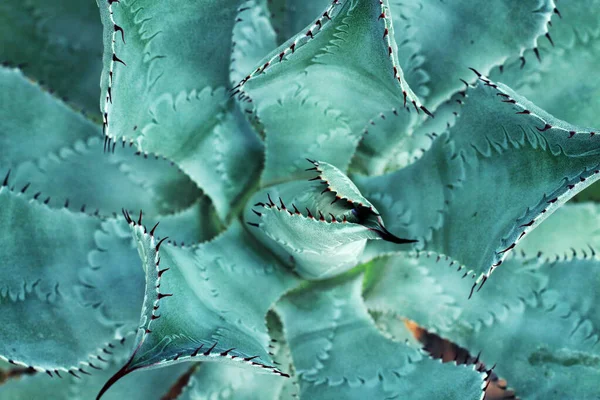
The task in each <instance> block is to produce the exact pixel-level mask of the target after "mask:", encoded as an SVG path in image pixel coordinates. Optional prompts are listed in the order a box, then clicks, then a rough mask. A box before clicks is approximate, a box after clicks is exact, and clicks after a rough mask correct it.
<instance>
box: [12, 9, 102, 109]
mask: <svg viewBox="0 0 600 400" xmlns="http://www.w3.org/2000/svg"><path fill="white" fill-rule="evenodd" d="M101 38H102V24H101V23H100V18H99V13H98V6H97V5H96V4H95V2H94V1H85V2H79V1H74V0H59V1H44V0H30V1H21V0H5V1H3V2H2V4H0V62H2V63H3V64H4V65H14V66H17V65H18V66H19V67H20V68H21V69H22V70H23V71H24V73H25V74H26V75H27V76H28V77H29V78H31V79H33V80H36V81H38V82H39V83H40V85H42V86H46V87H48V88H49V89H50V90H54V91H56V94H57V95H58V96H60V97H61V98H64V99H65V100H66V102H67V103H68V104H71V105H72V106H73V107H74V108H76V109H82V110H83V111H85V112H86V113H89V114H91V115H92V116H93V117H94V118H96V119H98V120H99V117H100V112H99V110H98V97H99V96H100V90H99V87H98V79H99V78H100V73H101V71H102V39H101ZM73 77H76V78H77V80H76V81H74V80H73ZM17 93H18V92H12V93H11V94H12V95H13V96H14V95H15V94H17ZM11 99H12V100H14V97H11ZM2 104H3V106H2V108H5V107H10V103H5V102H2ZM35 111H37V109H36V108H34V107H32V108H31V111H30V112H35Z"/></svg>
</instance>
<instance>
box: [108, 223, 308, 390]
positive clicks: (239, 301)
mask: <svg viewBox="0 0 600 400" xmlns="http://www.w3.org/2000/svg"><path fill="white" fill-rule="evenodd" d="M127 218H128V222H129V223H130V226H131V230H132V232H133V236H134V238H135V240H136V242H137V244H138V252H139V254H140V257H141V258H142V263H143V266H144V269H145V271H146V296H145V299H144V305H143V308H142V316H141V320H140V325H139V326H140V327H139V330H138V335H137V337H136V346H135V351H134V352H133V354H132V356H131V358H130V359H129V361H127V363H126V364H125V365H124V366H123V368H122V369H121V370H120V371H119V372H118V373H117V374H115V375H114V376H113V377H112V378H111V379H110V380H109V381H108V382H107V384H106V386H105V387H104V388H103V390H102V393H103V392H104V391H105V390H107V389H108V388H109V387H110V386H111V385H112V384H114V383H115V382H116V381H117V380H118V379H120V378H121V377H122V376H124V375H126V374H128V373H130V372H132V371H135V370H138V369H141V368H149V367H160V366H166V365H170V364H174V363H178V362H184V361H214V360H220V361H223V362H230V363H233V364H238V365H250V366H254V367H258V368H259V369H261V370H262V371H264V372H268V373H275V374H279V375H283V376H286V374H285V373H284V372H281V371H280V370H279V369H278V368H277V367H276V366H273V364H272V359H271V357H270V355H269V350H268V344H269V335H268V334H267V329H266V326H265V316H266V314H267V311H268V310H269V308H270V307H271V306H272V305H273V303H274V302H275V301H276V300H277V299H278V298H279V297H280V296H281V295H282V294H283V293H285V292H286V291H288V290H290V289H291V288H292V287H294V286H295V285H296V284H297V283H298V279H297V278H296V277H294V276H293V275H292V274H290V273H288V272H285V270H284V269H282V268H280V266H279V264H278V262H277V260H276V259H275V258H274V257H273V256H271V255H269V254H268V253H264V252H263V253H259V252H257V251H255V250H254V249H255V248H256V247H257V245H258V244H257V243H256V241H255V240H254V239H253V238H252V237H251V235H250V234H248V233H247V232H246V231H245V230H244V228H242V227H241V226H240V224H239V223H233V225H231V226H230V227H229V229H228V230H227V231H226V232H225V233H224V234H223V235H221V236H219V237H218V238H216V239H215V240H213V241H212V242H209V243H205V244H201V245H199V246H197V247H193V248H186V247H184V248H181V247H175V246H172V245H169V244H162V241H161V242H157V241H156V240H155V237H154V230H151V231H150V232H149V233H148V232H147V231H146V228H144V227H143V226H141V225H139V224H138V223H136V222H134V221H133V220H131V218H130V217H129V216H128V215H127ZM163 240H164V238H163ZM161 244H162V246H161Z"/></svg>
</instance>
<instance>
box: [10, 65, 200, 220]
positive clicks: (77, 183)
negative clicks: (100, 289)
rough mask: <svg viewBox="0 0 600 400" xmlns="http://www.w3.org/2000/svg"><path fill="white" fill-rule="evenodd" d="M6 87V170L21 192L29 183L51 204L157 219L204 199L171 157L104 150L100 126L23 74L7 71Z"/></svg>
mask: <svg viewBox="0 0 600 400" xmlns="http://www.w3.org/2000/svg"><path fill="white" fill-rule="evenodd" d="M0 88H1V89H2V90H1V91H0V92H1V93H2V94H0V99H1V101H2V104H6V107H2V109H1V110H0V145H1V146H2V148H3V151H2V153H1V154H0V168H1V169H3V170H4V171H6V170H8V169H12V176H13V177H14V178H15V180H16V182H19V183H20V184H21V187H24V185H26V184H29V185H30V187H31V188H30V189H29V190H28V193H29V194H31V195H33V196H36V197H37V198H38V199H39V200H42V201H44V200H46V199H48V204H49V205H50V206H52V207H63V206H65V205H67V206H68V207H70V208H72V209H76V210H80V209H83V210H86V211H88V212H91V213H93V212H98V213H100V214H102V215H111V214H112V213H115V212H118V211H119V210H120V209H121V208H122V207H125V208H126V209H129V210H139V209H140V208H144V210H147V212H148V213H149V214H155V215H156V214H168V213H171V212H173V211H178V210H181V209H184V208H186V207H188V206H190V205H191V204H192V203H193V202H195V201H196V199H198V197H200V196H202V192H201V191H200V190H199V189H198V188H197V187H196V185H195V184H194V183H193V182H192V181H191V180H190V179H189V178H188V177H187V176H186V175H185V174H183V173H182V172H181V171H180V170H179V169H178V168H177V167H174V166H172V165H169V163H167V162H166V161H164V160H155V159H154V157H151V159H146V158H145V157H144V156H143V155H139V156H136V150H135V149H134V148H130V147H129V146H126V148H119V149H117V150H116V151H115V153H114V154H105V153H103V148H102V140H101V132H100V129H99V127H98V126H97V125H96V124H94V123H92V122H90V121H89V120H88V119H86V118H85V117H83V116H82V115H81V114H78V113H76V112H74V111H72V110H71V109H70V108H69V107H67V106H66V105H65V104H64V103H63V102H61V101H60V100H58V99H57V98H55V97H53V96H52V95H50V94H49V93H46V92H44V91H43V90H42V89H41V88H40V87H39V86H38V85H37V84H35V83H32V82H30V81H29V80H28V79H27V78H26V77H25V76H23V74H22V73H21V72H20V71H18V70H16V69H8V68H0ZM50 128H51V130H49V129H50ZM49 132H51V134H50V133H49ZM119 147H121V146H119ZM21 187H19V189H20V188H21ZM25 190H26V191H27V188H25Z"/></svg>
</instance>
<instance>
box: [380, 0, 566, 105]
mask: <svg viewBox="0 0 600 400" xmlns="http://www.w3.org/2000/svg"><path fill="white" fill-rule="evenodd" d="M390 3H391V4H390V9H391V16H392V19H393V21H394V24H395V32H396V35H397V36H396V41H397V42H398V44H399V47H400V50H401V51H400V52H399V54H400V56H399V61H400V65H401V66H402V68H403V69H404V70H405V71H406V74H407V81H408V83H409V84H410V85H411V86H413V87H414V89H415V90H418V92H417V93H418V94H419V95H420V96H423V98H425V99H427V104H428V105H429V107H430V108H431V109H435V108H437V106H438V105H440V104H441V103H442V102H443V101H445V100H447V99H449V98H450V96H452V95H453V94H454V93H456V92H458V91H459V90H461V89H462V83H461V81H460V79H464V80H471V78H472V75H469V71H468V68H469V67H471V68H475V69H478V70H480V71H481V73H483V74H488V73H489V72H490V70H491V69H492V67H494V66H497V65H501V64H503V63H504V62H505V61H506V60H507V59H509V58H511V57H518V56H519V55H521V54H522V53H523V52H524V51H525V50H526V49H531V48H534V47H536V46H537V41H538V38H539V37H540V36H542V35H544V34H546V33H547V32H548V27H547V25H548V23H549V21H550V18H551V17H552V14H553V10H554V1H553V0H528V1H520V2H518V3H514V2H512V1H495V2H493V3H490V2H486V1H483V0H482V1H476V2H473V1H452V2H444V1H439V0H423V1H416V2H408V1H404V0H391V1H390ZM417 88H418V89H417Z"/></svg>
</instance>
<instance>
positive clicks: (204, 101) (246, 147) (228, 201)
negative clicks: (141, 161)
mask: <svg viewBox="0 0 600 400" xmlns="http://www.w3.org/2000/svg"><path fill="white" fill-rule="evenodd" d="M238 3H240V1H230V2H228V3H227V4H225V5H224V4H222V3H221V2H215V1H199V2H194V3H189V4H186V5H185V6H183V5H181V4H179V3H177V2H175V1H167V2H165V1H155V0H145V1H131V0H130V1H121V2H111V3H108V2H102V3H101V14H102V19H103V23H104V27H105V29H104V31H105V35H104V36H105V38H104V44H105V54H104V71H103V75H102V101H101V104H102V110H103V113H104V133H105V135H106V138H105V145H106V146H107V147H109V148H113V147H114V146H115V145H116V141H117V140H119V139H120V140H122V141H123V142H130V143H133V144H134V145H135V146H136V148H137V149H138V150H139V151H141V152H142V153H143V154H148V153H150V154H157V155H160V156H163V157H166V158H167V159H169V160H170V161H173V162H175V163H176V164H177V165H178V166H179V167H180V168H181V169H182V170H183V171H184V172H185V173H186V174H187V175H189V176H190V178H191V179H192V180H193V181H194V182H196V183H197V184H198V186H199V187H201V188H202V189H203V190H204V192H205V193H206V194H207V195H208V196H209V197H210V198H211V200H212V201H213V203H214V204H215V207H216V208H217V211H218V212H219V216H220V217H221V219H226V218H227V215H228V214H229V211H230V207H231V205H232V203H234V202H235V201H237V200H239V197H241V196H242V195H243V193H244V191H245V190H246V189H247V188H248V186H249V185H250V184H251V183H252V182H253V179H254V177H255V176H256V175H257V174H258V173H259V170H260V167H261V160H262V157H261V153H262V144H261V143H260V141H259V139H258V137H257V136H256V134H255V133H254V132H253V131H252V129H251V127H250V126H249V125H248V123H246V121H245V119H244V118H243V116H242V115H241V113H240V111H239V110H237V108H236V105H235V103H234V102H233V100H231V99H230V98H229V97H230V96H229V94H228V93H227V91H228V87H229V83H228V82H229V58H230V51H231V35H232V30H233V25H234V20H235V17H236V14H237V5H238ZM174 40H177V43H178V44H177V45H176V46H175V45H173V41H174ZM209 54H210V57H207V55H209ZM174 71H177V73H174Z"/></svg>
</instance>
